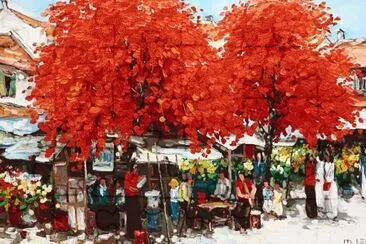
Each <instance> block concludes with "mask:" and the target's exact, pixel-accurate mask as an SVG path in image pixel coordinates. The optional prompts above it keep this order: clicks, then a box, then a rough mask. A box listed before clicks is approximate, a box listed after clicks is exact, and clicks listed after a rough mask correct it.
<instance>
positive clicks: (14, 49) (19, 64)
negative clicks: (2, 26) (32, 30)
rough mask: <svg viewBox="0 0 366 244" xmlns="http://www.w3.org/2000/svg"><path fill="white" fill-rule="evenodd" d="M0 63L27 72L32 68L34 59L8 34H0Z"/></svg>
mask: <svg viewBox="0 0 366 244" xmlns="http://www.w3.org/2000/svg"><path fill="white" fill-rule="evenodd" d="M0 64H5V65H9V66H14V67H16V68H17V69H20V70H24V71H28V72H31V71H33V70H34V61H33V60H32V59H31V57H30V56H29V55H28V54H27V52H26V51H25V50H24V49H23V48H22V47H21V46H20V45H19V44H18V43H17V42H16V41H15V40H14V39H13V38H12V37H11V36H9V35H0Z"/></svg>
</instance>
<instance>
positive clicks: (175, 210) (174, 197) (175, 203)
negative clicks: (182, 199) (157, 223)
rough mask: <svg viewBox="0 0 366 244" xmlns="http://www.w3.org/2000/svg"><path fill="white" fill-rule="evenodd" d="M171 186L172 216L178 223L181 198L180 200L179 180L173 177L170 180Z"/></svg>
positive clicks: (174, 222) (175, 222) (174, 221)
mask: <svg viewBox="0 0 366 244" xmlns="http://www.w3.org/2000/svg"><path fill="white" fill-rule="evenodd" d="M169 186H170V192H169V193H170V217H171V220H172V222H173V224H175V225H176V224H177V223H178V218H179V200H178V193H179V182H178V180H176V179H174V178H173V179H171V181H170V182H169Z"/></svg>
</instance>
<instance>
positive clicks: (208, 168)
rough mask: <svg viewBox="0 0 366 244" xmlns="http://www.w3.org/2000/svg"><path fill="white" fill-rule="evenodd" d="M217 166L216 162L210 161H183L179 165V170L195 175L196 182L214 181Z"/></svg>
mask: <svg viewBox="0 0 366 244" xmlns="http://www.w3.org/2000/svg"><path fill="white" fill-rule="evenodd" d="M218 164H219V163H218V161H212V160H183V161H181V162H180V163H179V170H180V171H181V172H182V173H190V174H192V175H196V176H197V179H198V180H203V181H205V180H215V179H217V172H216V170H217V168H218V167H219V166H218Z"/></svg>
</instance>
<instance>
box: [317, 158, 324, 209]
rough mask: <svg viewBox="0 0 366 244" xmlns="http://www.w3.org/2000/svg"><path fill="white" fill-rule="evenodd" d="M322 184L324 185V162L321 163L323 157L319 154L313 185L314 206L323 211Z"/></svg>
mask: <svg viewBox="0 0 366 244" xmlns="http://www.w3.org/2000/svg"><path fill="white" fill-rule="evenodd" d="M323 183H324V161H323V155H322V154H321V155H319V156H317V157H316V183H315V196H316V205H317V207H318V208H319V209H324V193H323Z"/></svg>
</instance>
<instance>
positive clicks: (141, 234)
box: [133, 230, 148, 244]
mask: <svg viewBox="0 0 366 244" xmlns="http://www.w3.org/2000/svg"><path fill="white" fill-rule="evenodd" d="M147 236H148V235H147V232H146V231H144V230H135V232H134V242H133V243H134V244H147V243H148V240H147Z"/></svg>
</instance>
